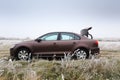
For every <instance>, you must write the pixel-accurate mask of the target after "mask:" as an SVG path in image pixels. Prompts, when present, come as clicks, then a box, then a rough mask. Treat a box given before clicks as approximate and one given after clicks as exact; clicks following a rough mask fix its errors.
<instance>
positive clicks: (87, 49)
mask: <svg viewBox="0 0 120 80" xmlns="http://www.w3.org/2000/svg"><path fill="white" fill-rule="evenodd" d="M77 49H84V50H86V51H87V52H88V53H89V48H87V47H84V46H79V47H77V48H75V49H74V50H73V51H72V52H74V51H75V50H77Z"/></svg>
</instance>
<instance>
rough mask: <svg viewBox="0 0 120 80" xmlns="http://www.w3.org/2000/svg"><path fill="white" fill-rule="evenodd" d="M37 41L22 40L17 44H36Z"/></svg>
mask: <svg viewBox="0 0 120 80" xmlns="http://www.w3.org/2000/svg"><path fill="white" fill-rule="evenodd" d="M35 42H36V41H35V40H31V41H24V42H20V43H18V44H17V45H32V44H34V43H35Z"/></svg>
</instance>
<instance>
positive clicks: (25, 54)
mask: <svg viewBox="0 0 120 80" xmlns="http://www.w3.org/2000/svg"><path fill="white" fill-rule="evenodd" d="M99 51H100V50H99V47H98V41H97V40H93V39H89V38H87V37H84V36H81V35H80V34H76V33H72V32H51V33H47V34H45V35H43V36H41V37H39V38H37V39H35V40H32V41H26V42H22V43H19V44H16V45H15V46H14V47H13V48H11V49H10V55H11V57H12V58H13V59H16V60H28V59H29V58H30V59H31V58H32V57H33V56H39V57H41V58H44V57H47V58H49V57H50V58H51V57H56V58H57V57H60V58H62V57H64V55H65V53H66V54H67V53H69V54H70V55H71V56H72V58H75V59H87V58H89V57H90V55H96V54H99Z"/></svg>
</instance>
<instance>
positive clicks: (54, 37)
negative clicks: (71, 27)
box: [41, 33, 58, 41]
mask: <svg viewBox="0 0 120 80" xmlns="http://www.w3.org/2000/svg"><path fill="white" fill-rule="evenodd" d="M57 38H58V33H49V34H46V35H44V36H42V37H41V39H42V40H45V41H52V40H57Z"/></svg>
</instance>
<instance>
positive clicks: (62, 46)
mask: <svg viewBox="0 0 120 80" xmlns="http://www.w3.org/2000/svg"><path fill="white" fill-rule="evenodd" d="M59 37H60V40H59V41H57V42H56V45H57V49H56V50H57V51H60V52H70V51H71V50H72V49H73V47H74V46H75V45H76V44H77V42H78V41H79V40H80V37H79V36H76V35H75V34H73V33H68V32H61V33H60V36H59Z"/></svg>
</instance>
